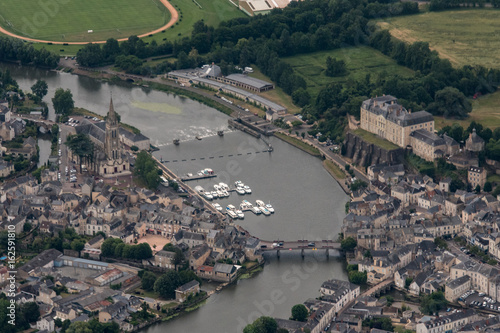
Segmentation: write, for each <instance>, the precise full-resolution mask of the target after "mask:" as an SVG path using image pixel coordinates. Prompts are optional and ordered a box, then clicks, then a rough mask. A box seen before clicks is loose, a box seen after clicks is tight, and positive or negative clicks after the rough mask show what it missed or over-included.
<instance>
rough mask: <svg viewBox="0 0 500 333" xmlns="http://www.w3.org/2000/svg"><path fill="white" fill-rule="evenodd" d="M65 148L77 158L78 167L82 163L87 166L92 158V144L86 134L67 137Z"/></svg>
mask: <svg viewBox="0 0 500 333" xmlns="http://www.w3.org/2000/svg"><path fill="white" fill-rule="evenodd" d="M66 146H68V148H69V150H71V152H72V153H73V155H76V156H78V165H80V166H81V165H82V163H86V164H89V162H91V161H92V159H93V157H94V143H93V142H92V141H91V140H90V137H89V136H88V135H87V134H84V133H79V134H75V135H68V136H67V137H66Z"/></svg>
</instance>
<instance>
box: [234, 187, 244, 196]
mask: <svg viewBox="0 0 500 333" xmlns="http://www.w3.org/2000/svg"><path fill="white" fill-rule="evenodd" d="M236 192H237V193H238V194H241V195H243V194H245V193H246V192H245V190H244V189H243V187H237V188H236Z"/></svg>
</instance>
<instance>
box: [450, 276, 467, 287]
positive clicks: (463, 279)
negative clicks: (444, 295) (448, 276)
mask: <svg viewBox="0 0 500 333" xmlns="http://www.w3.org/2000/svg"><path fill="white" fill-rule="evenodd" d="M469 281H470V276H468V275H464V276H461V277H459V278H457V279H455V280H453V281H450V282H449V283H448V284H447V285H446V286H447V287H449V288H452V289H455V288H457V287H459V286H461V285H463V284H465V283H467V282H469Z"/></svg>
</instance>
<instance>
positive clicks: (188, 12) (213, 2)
mask: <svg viewBox="0 0 500 333" xmlns="http://www.w3.org/2000/svg"><path fill="white" fill-rule="evenodd" d="M23 1H26V0H23ZM71 1H73V0H71ZM92 1H97V0H92ZM101 1H104V0H101ZM108 1H109V0H108ZM126 1H129V0H126ZM140 1H146V0H140ZM147 1H149V2H151V1H152V0H147ZM154 1H158V0H154ZM169 2H170V3H171V4H172V5H173V6H174V7H175V9H176V10H177V11H178V12H179V21H178V22H177V23H176V24H175V25H174V26H173V27H170V28H169V29H168V30H166V31H165V32H161V33H158V34H155V35H153V36H151V37H144V38H143V40H144V42H146V43H149V42H151V41H153V40H155V41H156V42H157V43H159V44H160V43H162V42H163V41H164V40H174V39H179V38H182V37H186V36H190V35H191V31H192V30H193V24H194V23H195V22H197V21H199V20H203V21H204V22H205V24H207V25H209V26H213V27H217V26H218V25H219V23H220V22H222V21H226V20H229V19H232V18H237V17H246V15H245V14H244V13H243V12H242V11H240V10H239V9H238V8H237V7H236V6H234V5H233V4H231V2H229V0H197V2H198V3H199V4H200V6H201V7H202V8H200V7H198V5H196V4H195V3H194V2H193V1H192V0H169ZM1 8H2V7H1V5H0V10H1ZM167 21H168V20H167ZM158 26H161V24H160V25H158ZM150 30H153V29H150ZM146 32H147V31H146ZM130 35H131V34H129V35H127V36H125V37H129V36H130ZM117 37H124V36H121V35H120V36H117ZM42 46H43V47H45V48H46V49H48V50H49V51H52V52H56V53H60V54H61V55H75V54H76V52H78V50H79V49H80V48H81V46H80V45H64V46H62V45H45V44H35V47H36V48H41V47H42ZM61 50H62V51H61Z"/></svg>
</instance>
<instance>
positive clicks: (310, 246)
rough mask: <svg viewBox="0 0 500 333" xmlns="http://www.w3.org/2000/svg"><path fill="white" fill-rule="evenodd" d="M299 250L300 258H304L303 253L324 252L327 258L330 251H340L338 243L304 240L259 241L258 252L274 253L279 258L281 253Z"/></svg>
mask: <svg viewBox="0 0 500 333" xmlns="http://www.w3.org/2000/svg"><path fill="white" fill-rule="evenodd" d="M294 250H300V253H301V256H302V257H304V255H305V251H321V250H324V251H325V254H326V256H327V257H329V256H330V250H336V251H341V248H340V243H339V242H337V241H333V240H319V241H308V240H305V239H301V240H296V241H282V240H274V241H265V240H261V241H260V252H271V251H275V252H276V254H277V255H278V258H279V257H280V253H281V251H294Z"/></svg>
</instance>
